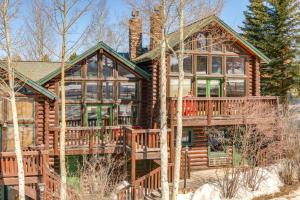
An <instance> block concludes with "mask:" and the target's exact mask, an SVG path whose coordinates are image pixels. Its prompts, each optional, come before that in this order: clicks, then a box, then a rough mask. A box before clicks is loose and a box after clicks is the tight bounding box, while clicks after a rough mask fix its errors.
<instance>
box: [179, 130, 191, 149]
mask: <svg viewBox="0 0 300 200" xmlns="http://www.w3.org/2000/svg"><path fill="white" fill-rule="evenodd" d="M192 132H193V131H192V130H189V129H183V130H182V140H181V141H182V144H183V145H189V144H191V143H192Z"/></svg>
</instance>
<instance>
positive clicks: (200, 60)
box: [197, 56, 207, 74]
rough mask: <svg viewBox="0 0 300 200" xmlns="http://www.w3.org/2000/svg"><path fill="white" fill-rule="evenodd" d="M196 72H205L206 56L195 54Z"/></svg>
mask: <svg viewBox="0 0 300 200" xmlns="http://www.w3.org/2000/svg"><path fill="white" fill-rule="evenodd" d="M197 73H198V74H207V56H197Z"/></svg>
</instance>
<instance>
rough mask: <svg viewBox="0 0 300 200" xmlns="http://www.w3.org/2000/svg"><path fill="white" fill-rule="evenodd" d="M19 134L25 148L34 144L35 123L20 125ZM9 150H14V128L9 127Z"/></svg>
mask: <svg viewBox="0 0 300 200" xmlns="http://www.w3.org/2000/svg"><path fill="white" fill-rule="evenodd" d="M19 134H20V140H21V146H22V147H23V148H25V147H29V146H32V145H33V144H34V126H33V125H21V124H20V125H19ZM7 150H8V151H13V150H14V128H13V126H9V127H8V132H7Z"/></svg>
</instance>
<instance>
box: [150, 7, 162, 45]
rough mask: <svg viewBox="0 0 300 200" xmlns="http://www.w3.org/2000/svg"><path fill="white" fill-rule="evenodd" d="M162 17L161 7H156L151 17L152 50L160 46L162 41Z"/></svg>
mask: <svg viewBox="0 0 300 200" xmlns="http://www.w3.org/2000/svg"><path fill="white" fill-rule="evenodd" d="M161 28H162V17H161V13H160V6H156V7H155V8H154V11H153V13H152V15H151V17H150V50H152V49H155V48H156V47H158V46H159V43H160V40H161V34H162V31H161Z"/></svg>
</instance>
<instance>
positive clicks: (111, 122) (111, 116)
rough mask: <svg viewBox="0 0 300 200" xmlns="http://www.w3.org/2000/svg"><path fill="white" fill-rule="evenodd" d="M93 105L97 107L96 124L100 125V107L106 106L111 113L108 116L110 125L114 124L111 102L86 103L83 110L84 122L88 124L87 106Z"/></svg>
mask: <svg viewBox="0 0 300 200" xmlns="http://www.w3.org/2000/svg"><path fill="white" fill-rule="evenodd" d="M92 106H95V107H97V126H102V124H101V123H102V121H101V115H102V107H104V106H107V107H109V108H110V109H111V114H110V116H109V121H110V126H113V124H114V105H113V104H89V103H88V104H86V111H85V123H86V126H88V124H89V123H88V107H92Z"/></svg>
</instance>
